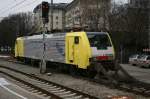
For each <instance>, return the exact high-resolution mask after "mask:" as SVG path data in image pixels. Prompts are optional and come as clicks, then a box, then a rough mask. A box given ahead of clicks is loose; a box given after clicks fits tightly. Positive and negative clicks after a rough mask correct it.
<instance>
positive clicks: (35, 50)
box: [15, 32, 115, 70]
mask: <svg viewBox="0 0 150 99" xmlns="http://www.w3.org/2000/svg"><path fill="white" fill-rule="evenodd" d="M42 40H43V36H42V35H33V36H26V37H19V38H17V40H16V44H15V57H16V58H21V59H35V60H41V59H42V54H43V43H42ZM45 43H46V45H45V47H46V52H45V53H46V55H45V60H46V61H47V62H55V63H62V64H67V65H66V66H73V67H76V68H77V69H83V70H87V69H89V67H92V68H93V66H94V65H93V66H92V65H91V64H92V62H93V61H96V62H99V63H112V62H113V61H114V59H115V52H114V47H113V44H112V41H111V38H110V36H109V34H108V33H106V32H69V33H55V34H46V40H45ZM107 68H109V67H108V66H107Z"/></svg>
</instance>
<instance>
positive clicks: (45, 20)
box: [40, 1, 49, 74]
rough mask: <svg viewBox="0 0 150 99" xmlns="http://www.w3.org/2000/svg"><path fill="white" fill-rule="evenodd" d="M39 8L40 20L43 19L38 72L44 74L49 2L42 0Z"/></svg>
mask: <svg viewBox="0 0 150 99" xmlns="http://www.w3.org/2000/svg"><path fill="white" fill-rule="evenodd" d="M41 10H42V21H43V40H42V43H43V54H42V59H41V62H40V73H42V74H44V73H46V60H45V54H46V53H45V52H46V42H45V39H46V35H45V34H46V33H47V31H48V30H47V27H46V24H47V23H48V22H49V3H48V2H45V1H43V2H42V4H41Z"/></svg>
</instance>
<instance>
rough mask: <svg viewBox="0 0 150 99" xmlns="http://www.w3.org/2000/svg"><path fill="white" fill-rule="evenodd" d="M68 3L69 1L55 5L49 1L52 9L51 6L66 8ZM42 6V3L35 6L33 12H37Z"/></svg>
mask: <svg viewBox="0 0 150 99" xmlns="http://www.w3.org/2000/svg"><path fill="white" fill-rule="evenodd" d="M67 5H68V3H53V5H51V4H50V3H49V6H50V9H51V7H52V8H53V9H62V10H63V9H65V8H66V6H67ZM40 6H41V4H39V5H37V6H36V7H35V8H34V10H33V12H34V13H36V12H37V11H38V10H39V9H40Z"/></svg>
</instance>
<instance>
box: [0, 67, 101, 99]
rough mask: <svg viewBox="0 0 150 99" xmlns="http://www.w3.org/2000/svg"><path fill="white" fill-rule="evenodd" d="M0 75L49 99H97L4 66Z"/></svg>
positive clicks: (0, 70) (0, 68) (0, 69)
mask: <svg viewBox="0 0 150 99" xmlns="http://www.w3.org/2000/svg"><path fill="white" fill-rule="evenodd" d="M0 73H2V74H4V75H6V76H8V77H11V78H13V79H15V80H16V81H19V83H22V84H24V85H26V86H28V87H30V88H32V89H33V90H35V91H37V92H38V93H41V94H44V95H46V96H48V97H50V98H49V99H98V98H97V97H94V96H91V95H88V94H85V93H82V92H80V91H77V90H74V89H71V88H68V87H65V86H62V85H59V84H56V83H54V82H51V81H47V80H45V79H43V78H40V77H37V76H35V75H31V74H28V73H25V72H22V71H18V70H15V69H12V68H8V67H5V66H0Z"/></svg>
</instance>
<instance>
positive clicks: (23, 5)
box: [0, 0, 72, 17]
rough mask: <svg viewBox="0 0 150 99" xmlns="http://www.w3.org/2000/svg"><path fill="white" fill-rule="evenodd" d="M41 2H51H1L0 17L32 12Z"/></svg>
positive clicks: (57, 1) (20, 0) (69, 0)
mask: <svg viewBox="0 0 150 99" xmlns="http://www.w3.org/2000/svg"><path fill="white" fill-rule="evenodd" d="M42 1H48V2H51V0H1V3H0V17H5V16H8V15H9V14H13V13H18V12H27V11H33V9H34V7H36V5H38V4H40V3H41V2H42ZM71 1H72V0H53V2H54V3H69V2H71Z"/></svg>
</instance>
